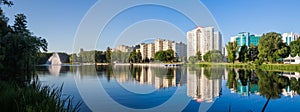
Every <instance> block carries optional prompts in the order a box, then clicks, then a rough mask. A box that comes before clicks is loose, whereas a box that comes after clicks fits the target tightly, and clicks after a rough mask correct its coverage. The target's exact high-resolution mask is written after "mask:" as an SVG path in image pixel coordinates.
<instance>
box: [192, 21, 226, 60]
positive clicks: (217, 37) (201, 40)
mask: <svg viewBox="0 0 300 112" xmlns="http://www.w3.org/2000/svg"><path fill="white" fill-rule="evenodd" d="M221 46H222V35H221V34H220V32H215V31H214V28H213V27H200V26H199V27H197V28H195V29H193V30H191V31H189V32H187V57H188V58H189V57H190V56H195V55H196V53H197V52H198V51H200V52H201V54H205V53H206V52H208V51H210V50H219V51H221V50H222V48H221Z"/></svg>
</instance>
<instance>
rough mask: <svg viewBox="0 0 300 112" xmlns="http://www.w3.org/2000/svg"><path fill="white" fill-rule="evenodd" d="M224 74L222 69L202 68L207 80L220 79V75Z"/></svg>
mask: <svg viewBox="0 0 300 112" xmlns="http://www.w3.org/2000/svg"><path fill="white" fill-rule="evenodd" d="M223 74H224V68H220V67H205V68H204V75H205V76H206V78H208V79H211V80H213V79H221V78H222V75H223Z"/></svg>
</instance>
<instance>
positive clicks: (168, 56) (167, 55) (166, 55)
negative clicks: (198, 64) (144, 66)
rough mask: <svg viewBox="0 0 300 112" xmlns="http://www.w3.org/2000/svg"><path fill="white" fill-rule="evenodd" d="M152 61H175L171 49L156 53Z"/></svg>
mask: <svg viewBox="0 0 300 112" xmlns="http://www.w3.org/2000/svg"><path fill="white" fill-rule="evenodd" d="M154 59H155V60H159V61H162V62H173V61H174V59H175V56H174V51H173V50H172V49H169V50H166V51H158V52H156V53H155V54H154Z"/></svg>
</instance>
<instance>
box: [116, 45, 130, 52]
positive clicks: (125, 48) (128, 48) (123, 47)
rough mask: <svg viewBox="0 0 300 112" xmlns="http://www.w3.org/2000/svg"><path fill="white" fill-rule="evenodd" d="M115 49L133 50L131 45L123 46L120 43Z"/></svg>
mask: <svg viewBox="0 0 300 112" xmlns="http://www.w3.org/2000/svg"><path fill="white" fill-rule="evenodd" d="M116 50H119V51H121V52H131V51H133V47H129V46H125V45H120V46H118V47H117V48H116Z"/></svg>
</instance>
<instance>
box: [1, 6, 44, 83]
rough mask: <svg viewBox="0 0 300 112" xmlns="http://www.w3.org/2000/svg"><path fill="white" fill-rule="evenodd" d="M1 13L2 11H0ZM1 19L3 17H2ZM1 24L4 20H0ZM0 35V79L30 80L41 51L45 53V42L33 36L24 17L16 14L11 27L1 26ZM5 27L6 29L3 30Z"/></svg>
mask: <svg viewBox="0 0 300 112" xmlns="http://www.w3.org/2000/svg"><path fill="white" fill-rule="evenodd" d="M1 12H2V11H1ZM1 17H4V15H2V16H1ZM0 21H1V23H3V22H6V20H3V19H2V20H0ZM1 25H5V26H1V28H3V29H0V30H1V34H0V57H1V58H0V61H1V65H0V74H1V78H2V79H17V80H18V81H20V82H24V81H25V80H28V81H29V80H31V76H33V75H34V71H35V70H34V68H35V64H36V63H37V57H38V55H39V52H41V50H43V51H47V45H48V44H47V42H46V40H45V39H43V38H41V37H37V36H34V35H33V33H31V32H30V31H29V29H27V21H26V16H25V15H24V14H17V15H16V16H15V21H14V25H13V26H12V27H10V26H8V25H7V23H6V24H1ZM4 27H7V28H4Z"/></svg>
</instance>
